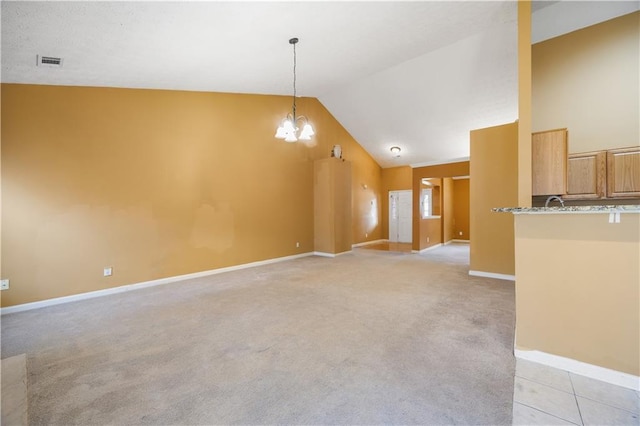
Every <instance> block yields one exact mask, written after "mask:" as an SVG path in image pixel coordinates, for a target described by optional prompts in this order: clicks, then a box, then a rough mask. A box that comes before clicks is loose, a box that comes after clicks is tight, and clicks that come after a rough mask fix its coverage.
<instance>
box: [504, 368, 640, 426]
mask: <svg viewBox="0 0 640 426" xmlns="http://www.w3.org/2000/svg"><path fill="white" fill-rule="evenodd" d="M513 424H514V425H636V426H638V425H640V393H639V392H637V391H634V390H631V389H626V388H622V387H619V386H615V385H612V384H609V383H605V382H601V381H599V380H594V379H590V378H588V377H584V376H579V375H577V374H573V373H568V372H566V371H563V370H558V369H555V368H552V367H547V366H545V365H542V364H538V363H535V362H530V361H525V360H521V359H518V360H517V362H516V377H515V383H514V387H513Z"/></svg>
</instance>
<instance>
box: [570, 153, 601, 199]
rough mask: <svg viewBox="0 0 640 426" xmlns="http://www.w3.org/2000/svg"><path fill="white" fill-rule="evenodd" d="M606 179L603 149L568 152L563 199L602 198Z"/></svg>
mask: <svg viewBox="0 0 640 426" xmlns="http://www.w3.org/2000/svg"><path fill="white" fill-rule="evenodd" d="M606 180H607V153H606V152H605V151H597V152H583V153H580V154H569V158H568V160H567V194H566V195H564V196H563V198H565V199H594V198H603V197H604V196H605V191H606Z"/></svg>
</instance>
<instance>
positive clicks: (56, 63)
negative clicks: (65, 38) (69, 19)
mask: <svg viewBox="0 0 640 426" xmlns="http://www.w3.org/2000/svg"><path fill="white" fill-rule="evenodd" d="M36 59H37V62H36V65H37V66H39V67H54V68H60V67H61V66H62V58H56V57H55V56H42V55H36Z"/></svg>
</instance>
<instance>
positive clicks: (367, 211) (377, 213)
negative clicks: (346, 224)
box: [331, 116, 389, 244]
mask: <svg viewBox="0 0 640 426" xmlns="http://www.w3.org/2000/svg"><path fill="white" fill-rule="evenodd" d="M331 118H332V119H333V116H332V117H331ZM333 120H334V123H337V120H335V119H333ZM339 129H340V130H341V133H342V134H341V136H339V137H338V138H336V139H335V140H337V141H339V143H340V145H341V146H342V149H343V151H342V156H343V158H345V159H346V160H348V161H350V162H351V196H352V197H353V199H352V208H353V210H352V216H353V237H352V241H353V243H354V244H357V243H362V242H365V241H374V240H379V239H381V238H382V226H381V220H382V212H381V209H380V205H381V203H382V200H386V198H387V196H388V194H387V193H384V192H381V187H382V168H381V167H380V166H379V165H378V163H376V162H375V161H374V160H373V158H372V157H371V156H370V155H369V153H367V151H365V150H364V148H362V147H361V146H360V145H359V144H358V143H357V142H356V141H355V140H354V139H353V138H352V137H351V136H350V135H349V133H347V132H346V131H345V130H344V128H343V127H342V126H339ZM332 146H333V144H332ZM363 185H366V186H367V188H366V189H365V188H364V187H363ZM388 225H389V224H388V223H387V226H388ZM365 234H367V236H366V237H365Z"/></svg>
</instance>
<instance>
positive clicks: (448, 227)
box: [442, 177, 455, 243]
mask: <svg viewBox="0 0 640 426" xmlns="http://www.w3.org/2000/svg"><path fill="white" fill-rule="evenodd" d="M453 192H454V188H453V179H451V178H449V177H447V178H443V179H442V242H443V243H446V242H449V241H451V240H452V239H454V238H455V237H454V236H453V228H454V219H453V217H454V210H455V207H454V204H453V197H454V195H453Z"/></svg>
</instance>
